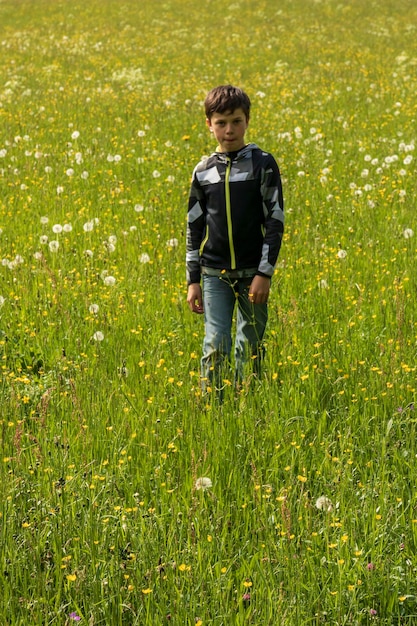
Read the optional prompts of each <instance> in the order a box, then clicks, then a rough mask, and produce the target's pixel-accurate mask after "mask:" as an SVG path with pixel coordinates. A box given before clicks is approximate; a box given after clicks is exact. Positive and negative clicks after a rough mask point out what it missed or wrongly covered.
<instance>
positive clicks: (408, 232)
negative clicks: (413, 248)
mask: <svg viewBox="0 0 417 626" xmlns="http://www.w3.org/2000/svg"><path fill="white" fill-rule="evenodd" d="M403 237H404V239H411V237H414V231H413V229H412V228H404V230H403Z"/></svg>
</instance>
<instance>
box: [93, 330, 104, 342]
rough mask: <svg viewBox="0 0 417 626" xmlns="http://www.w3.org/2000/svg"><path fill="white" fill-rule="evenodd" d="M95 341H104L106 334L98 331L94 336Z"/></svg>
mask: <svg viewBox="0 0 417 626" xmlns="http://www.w3.org/2000/svg"><path fill="white" fill-rule="evenodd" d="M93 339H94V341H99V342H100V341H103V339H104V334H103V333H102V332H101V330H97V331H96V332H95V333H94V335H93Z"/></svg>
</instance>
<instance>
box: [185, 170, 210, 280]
mask: <svg viewBox="0 0 417 626" xmlns="http://www.w3.org/2000/svg"><path fill="white" fill-rule="evenodd" d="M196 172H197V167H196V168H195V169H194V172H193V176H192V181H191V189H190V195H189V198H188V214H187V244H186V271H187V284H188V285H190V284H192V283H199V282H200V279H201V268H200V246H201V243H202V241H203V237H204V235H205V231H206V217H205V216H206V206H205V196H204V193H203V191H202V188H201V186H200V184H199V182H198V179H197V175H196Z"/></svg>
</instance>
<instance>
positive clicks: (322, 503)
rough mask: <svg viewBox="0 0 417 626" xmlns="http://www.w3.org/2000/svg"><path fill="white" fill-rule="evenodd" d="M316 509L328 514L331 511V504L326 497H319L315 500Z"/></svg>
mask: <svg viewBox="0 0 417 626" xmlns="http://www.w3.org/2000/svg"><path fill="white" fill-rule="evenodd" d="M316 509H319V510H320V511H326V512H327V513H330V512H331V511H333V503H332V501H331V500H330V498H328V497H327V496H320V497H319V498H317V500H316Z"/></svg>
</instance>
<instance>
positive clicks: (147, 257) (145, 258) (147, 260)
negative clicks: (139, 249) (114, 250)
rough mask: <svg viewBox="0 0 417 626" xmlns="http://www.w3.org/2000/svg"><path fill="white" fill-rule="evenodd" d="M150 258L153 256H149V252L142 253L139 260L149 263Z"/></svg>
mask: <svg viewBox="0 0 417 626" xmlns="http://www.w3.org/2000/svg"><path fill="white" fill-rule="evenodd" d="M150 260H151V257H150V256H149V254H146V252H144V253H143V254H141V255H140V257H139V261H140V262H141V263H149V261H150Z"/></svg>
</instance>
